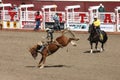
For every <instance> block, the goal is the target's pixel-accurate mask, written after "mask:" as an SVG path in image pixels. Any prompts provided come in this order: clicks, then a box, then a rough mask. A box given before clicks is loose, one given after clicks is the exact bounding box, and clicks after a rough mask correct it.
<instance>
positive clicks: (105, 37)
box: [102, 31, 108, 43]
mask: <svg viewBox="0 0 120 80" xmlns="http://www.w3.org/2000/svg"><path fill="white" fill-rule="evenodd" d="M107 40H108V36H107V33H106V32H105V31H103V41H102V43H106V42H107Z"/></svg>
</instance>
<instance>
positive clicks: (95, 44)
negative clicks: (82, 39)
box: [95, 42, 99, 50]
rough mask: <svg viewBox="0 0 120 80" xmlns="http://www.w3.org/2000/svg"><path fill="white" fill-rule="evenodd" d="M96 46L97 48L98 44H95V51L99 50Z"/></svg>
mask: <svg viewBox="0 0 120 80" xmlns="http://www.w3.org/2000/svg"><path fill="white" fill-rule="evenodd" d="M97 46H98V42H96V44H95V49H96V50H99V49H98V47H97Z"/></svg>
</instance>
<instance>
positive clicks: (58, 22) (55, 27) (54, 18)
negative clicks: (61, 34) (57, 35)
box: [53, 13, 60, 31]
mask: <svg viewBox="0 0 120 80" xmlns="http://www.w3.org/2000/svg"><path fill="white" fill-rule="evenodd" d="M53 20H54V22H55V23H54V29H57V30H59V31H60V19H59V16H58V13H56V14H55V15H54V16H53Z"/></svg>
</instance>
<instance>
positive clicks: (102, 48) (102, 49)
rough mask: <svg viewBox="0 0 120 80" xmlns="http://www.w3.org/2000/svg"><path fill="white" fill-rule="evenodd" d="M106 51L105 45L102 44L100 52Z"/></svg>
mask: <svg viewBox="0 0 120 80" xmlns="http://www.w3.org/2000/svg"><path fill="white" fill-rule="evenodd" d="M102 51H104V43H102V44H101V49H100V52H102Z"/></svg>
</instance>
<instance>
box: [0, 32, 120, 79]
mask: <svg viewBox="0 0 120 80" xmlns="http://www.w3.org/2000/svg"><path fill="white" fill-rule="evenodd" d="M58 35H60V33H54V36H55V37H57V36H58ZM45 36H46V33H45V32H31V31H30V32H28V31H27V32H25V31H22V32H21V31H0V80H120V51H119V50H120V35H110V34H109V35H108V38H109V39H108V41H107V43H106V44H105V51H104V52H102V53H99V52H96V53H88V52H89V50H90V45H89V42H88V41H87V38H88V34H78V33H77V34H76V36H77V37H79V38H80V40H79V41H78V42H77V46H76V47H74V46H72V45H71V44H69V45H68V46H67V47H65V48H61V49H59V50H58V51H57V52H56V53H54V54H53V55H51V56H49V57H47V61H46V65H45V68H43V69H39V68H37V67H36V66H37V64H38V62H39V59H40V57H41V55H39V56H38V57H37V59H36V60H34V59H33V58H32V56H31V54H30V53H29V52H28V48H29V47H31V46H33V45H34V44H36V43H37V42H38V41H39V40H42V39H43V38H44V37H45ZM67 50H68V52H67Z"/></svg>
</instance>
